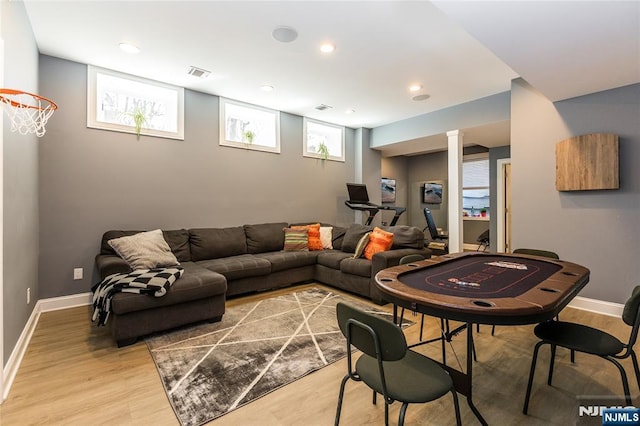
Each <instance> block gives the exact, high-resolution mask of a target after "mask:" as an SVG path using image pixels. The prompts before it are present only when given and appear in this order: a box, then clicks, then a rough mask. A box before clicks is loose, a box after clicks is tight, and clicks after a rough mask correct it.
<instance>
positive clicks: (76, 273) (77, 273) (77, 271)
mask: <svg viewBox="0 0 640 426" xmlns="http://www.w3.org/2000/svg"><path fill="white" fill-rule="evenodd" d="M73 279H74V280H81V279H82V268H73Z"/></svg>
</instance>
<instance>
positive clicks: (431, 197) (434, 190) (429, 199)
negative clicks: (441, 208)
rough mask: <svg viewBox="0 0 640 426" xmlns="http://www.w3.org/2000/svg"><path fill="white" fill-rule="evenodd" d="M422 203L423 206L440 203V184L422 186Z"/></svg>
mask: <svg viewBox="0 0 640 426" xmlns="http://www.w3.org/2000/svg"><path fill="white" fill-rule="evenodd" d="M422 202H423V203H425V204H441V203H442V184H441V183H436V182H427V183H425V184H424V185H423V186H422Z"/></svg>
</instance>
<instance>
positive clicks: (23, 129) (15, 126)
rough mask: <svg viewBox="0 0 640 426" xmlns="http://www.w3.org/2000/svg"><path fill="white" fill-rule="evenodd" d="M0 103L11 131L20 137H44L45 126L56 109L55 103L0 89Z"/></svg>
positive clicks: (19, 92)
mask: <svg viewBox="0 0 640 426" xmlns="http://www.w3.org/2000/svg"><path fill="white" fill-rule="evenodd" d="M0 102H2V104H1V105H3V106H4V110H5V111H6V113H7V116H8V117H9V121H11V131H12V132H18V133H20V134H21V135H26V134H27V133H35V134H36V136H38V137H42V136H44V134H45V132H46V129H45V124H47V120H49V118H50V117H51V115H52V114H53V112H54V111H55V110H56V109H58V106H57V105H56V104H55V102H53V101H51V100H49V99H47V98H45V97H42V96H39V95H34V94H32V93H27V92H23V91H21V90H13V89H0Z"/></svg>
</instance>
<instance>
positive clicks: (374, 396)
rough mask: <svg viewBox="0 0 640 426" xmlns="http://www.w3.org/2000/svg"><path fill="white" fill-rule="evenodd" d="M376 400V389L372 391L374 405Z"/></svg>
mask: <svg viewBox="0 0 640 426" xmlns="http://www.w3.org/2000/svg"><path fill="white" fill-rule="evenodd" d="M377 400H378V393H377V392H376V391H373V405H376V402H377Z"/></svg>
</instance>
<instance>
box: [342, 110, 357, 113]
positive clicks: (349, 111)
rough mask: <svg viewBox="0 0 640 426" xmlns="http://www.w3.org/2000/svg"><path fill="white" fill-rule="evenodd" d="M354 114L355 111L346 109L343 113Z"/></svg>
mask: <svg viewBox="0 0 640 426" xmlns="http://www.w3.org/2000/svg"><path fill="white" fill-rule="evenodd" d="M354 112H356V110H355V109H348V110H346V111H345V112H344V113H345V114H353V113H354Z"/></svg>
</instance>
